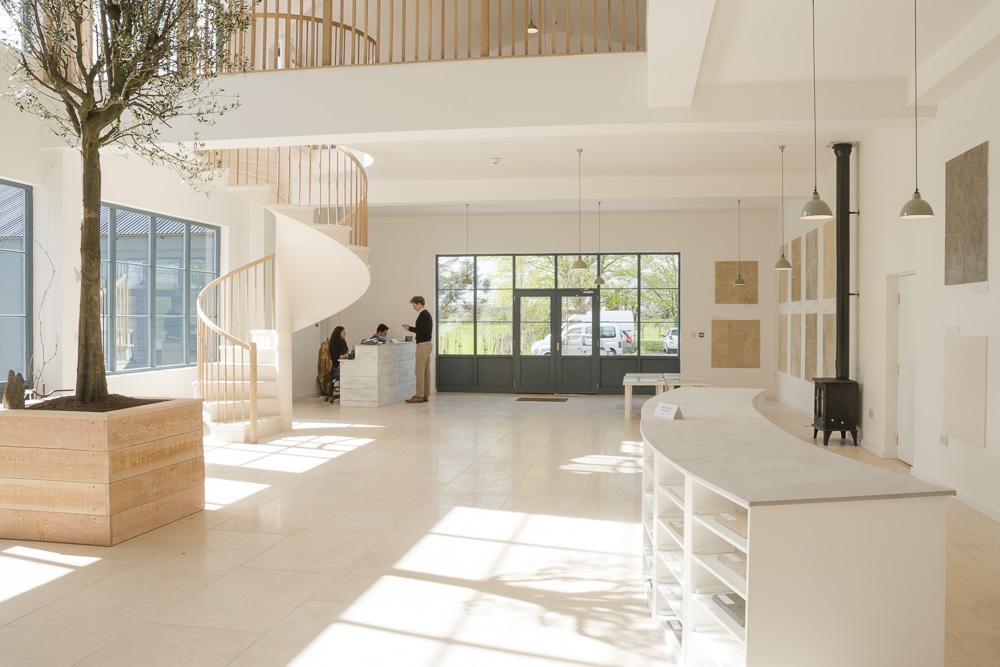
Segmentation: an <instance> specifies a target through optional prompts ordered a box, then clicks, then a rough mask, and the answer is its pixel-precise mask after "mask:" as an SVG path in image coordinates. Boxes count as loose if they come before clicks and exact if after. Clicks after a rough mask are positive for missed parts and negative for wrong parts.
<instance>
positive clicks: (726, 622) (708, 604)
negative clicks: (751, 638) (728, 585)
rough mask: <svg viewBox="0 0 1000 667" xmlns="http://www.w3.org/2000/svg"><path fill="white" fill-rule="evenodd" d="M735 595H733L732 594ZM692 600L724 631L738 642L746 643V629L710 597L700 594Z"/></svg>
mask: <svg viewBox="0 0 1000 667" xmlns="http://www.w3.org/2000/svg"><path fill="white" fill-rule="evenodd" d="M733 595H735V594H733ZM694 599H695V600H697V601H698V602H699V603H700V604H701V606H702V607H703V608H704V609H705V611H707V612H708V613H709V614H710V615H711V616H712V618H714V619H715V620H716V621H718V622H719V625H721V626H722V627H723V628H725V629H726V631H728V632H729V633H730V634H731V635H732V636H733V637H735V638H736V639H738V640H740V641H741V642H746V628H744V627H743V626H742V625H740V624H739V623H738V622H737V621H736V619H734V618H733V617H732V616H730V615H729V612H727V611H726V610H725V609H723V608H721V607H720V606H719V605H718V603H717V602H716V601H715V600H714V599H713V598H712V595H709V594H702V595H695V596H694Z"/></svg>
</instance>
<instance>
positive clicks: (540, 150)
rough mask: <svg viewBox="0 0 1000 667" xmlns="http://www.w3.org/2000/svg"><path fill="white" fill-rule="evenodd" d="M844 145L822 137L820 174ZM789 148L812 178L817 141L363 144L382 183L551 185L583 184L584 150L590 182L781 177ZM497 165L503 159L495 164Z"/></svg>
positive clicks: (678, 138) (565, 139) (728, 136)
mask: <svg viewBox="0 0 1000 667" xmlns="http://www.w3.org/2000/svg"><path fill="white" fill-rule="evenodd" d="M842 138H843V137H840V136H836V135H828V134H822V135H821V136H820V160H819V162H820V169H821V170H822V169H824V168H826V167H828V166H830V165H832V164H833V155H832V152H831V151H829V150H825V149H824V146H825V145H826V144H827V143H829V142H832V141H834V140H837V139H842ZM781 143H784V144H787V148H786V151H785V166H786V171H787V172H788V173H794V172H811V171H812V168H813V162H812V133H810V132H801V131H799V132H774V133H747V132H742V133H736V132H732V133H714V134H712V133H703V134H638V135H636V134H625V135H614V136H609V135H587V136H577V137H574V136H558V137H540V138H532V139H525V138H518V139H502V140H497V139H493V140H483V141H478V140H461V141H459V140H453V141H433V142H422V141H420V142H394V143H373V144H359V145H357V146H356V147H357V148H360V149H362V150H364V151H366V152H368V153H370V154H371V155H372V156H373V157H374V158H375V164H374V165H372V166H371V167H369V168H368V174H369V177H370V178H371V179H372V180H373V181H377V180H383V179H384V180H391V181H396V180H407V179H414V178H417V179H420V180H430V179H442V180H474V179H491V178H532V177H537V178H544V177H565V176H574V177H575V176H576V170H577V155H576V149H577V148H578V147H582V148H583V149H584V152H583V177H584V179H585V180H586V179H587V178H590V177H594V176H603V177H628V176H674V175H690V174H705V175H712V174H744V173H757V174H760V173H775V174H776V173H777V171H778V145H779V144H781ZM494 157H499V158H501V160H500V163H499V164H497V165H494V164H493V159H492V158H494Z"/></svg>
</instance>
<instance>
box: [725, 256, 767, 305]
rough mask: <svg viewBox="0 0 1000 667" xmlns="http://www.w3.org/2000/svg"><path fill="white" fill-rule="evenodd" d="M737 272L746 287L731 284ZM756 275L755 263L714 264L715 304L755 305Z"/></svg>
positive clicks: (756, 267)
mask: <svg viewBox="0 0 1000 667" xmlns="http://www.w3.org/2000/svg"><path fill="white" fill-rule="evenodd" d="M739 272H742V273H743V279H744V280H745V281H746V285H742V286H741V285H734V284H733V281H734V280H736V276H737V274H738V273H739ZM757 274H758V266H757V262H742V265H741V263H740V262H716V263H715V303H720V304H722V303H737V304H756V303H757Z"/></svg>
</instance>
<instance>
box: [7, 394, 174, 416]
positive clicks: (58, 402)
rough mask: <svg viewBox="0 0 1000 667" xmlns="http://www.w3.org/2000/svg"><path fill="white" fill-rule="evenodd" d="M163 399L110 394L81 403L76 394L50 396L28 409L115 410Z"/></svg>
mask: <svg viewBox="0 0 1000 667" xmlns="http://www.w3.org/2000/svg"><path fill="white" fill-rule="evenodd" d="M162 402H163V401H161V400H157V399H148V398H132V397H131V396H122V395H121V394H108V397H107V398H105V399H104V400H103V401H98V402H96V403H81V402H80V401H78V400H76V396H61V397H59V398H50V399H49V400H47V401H42V402H41V403H35V404H34V405H31V406H28V407H27V408H25V409H26V410H60V411H65V412H71V411H72V412H114V411H115V410H124V409H125V408H135V407H138V406H140V405H150V404H151V403H162Z"/></svg>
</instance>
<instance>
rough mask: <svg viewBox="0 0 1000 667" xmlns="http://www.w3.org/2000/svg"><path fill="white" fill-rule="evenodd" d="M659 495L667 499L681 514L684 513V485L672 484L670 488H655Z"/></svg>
mask: <svg viewBox="0 0 1000 667" xmlns="http://www.w3.org/2000/svg"><path fill="white" fill-rule="evenodd" d="M657 489H659V491H660V494H661V495H663V496H664V497H666V498H669V499H670V501H671V502H673V503H674V504H675V505H677V507H678V508H679V509H680V510H681V511H682V512H683V511H684V485H683V484H672V485H670V486H660V485H658V486H657Z"/></svg>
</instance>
